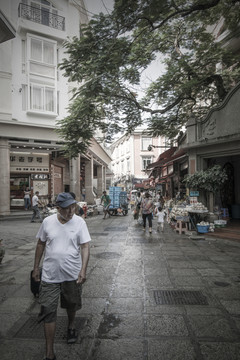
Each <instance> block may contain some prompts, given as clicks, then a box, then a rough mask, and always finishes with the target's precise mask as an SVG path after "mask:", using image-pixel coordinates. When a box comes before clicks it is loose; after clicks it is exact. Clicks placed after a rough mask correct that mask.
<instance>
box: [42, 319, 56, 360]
mask: <svg viewBox="0 0 240 360" xmlns="http://www.w3.org/2000/svg"><path fill="white" fill-rule="evenodd" d="M55 331H56V322H51V323H44V333H45V339H46V354H47V358H49V359H54V350H53V344H54V337H55Z"/></svg>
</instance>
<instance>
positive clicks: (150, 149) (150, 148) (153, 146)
mask: <svg viewBox="0 0 240 360" xmlns="http://www.w3.org/2000/svg"><path fill="white" fill-rule="evenodd" d="M171 146H172V144H166V145H159V146H158V145H149V146H148V151H152V148H164V149H166V148H167V147H171Z"/></svg>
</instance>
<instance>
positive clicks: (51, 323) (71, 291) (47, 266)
mask: <svg viewBox="0 0 240 360" xmlns="http://www.w3.org/2000/svg"><path fill="white" fill-rule="evenodd" d="M75 204H76V200H74V198H73V197H72V196H71V194H69V193H65V192H63V193H60V194H59V195H58V197H57V200H56V207H57V211H58V212H57V213H56V214H53V215H51V216H48V217H47V218H46V219H44V221H43V223H42V224H41V227H40V229H39V231H38V233H37V236H36V238H37V239H38V242H37V246H36V251H35V260H34V269H33V275H32V276H33V278H34V280H35V281H40V271H39V266H40V262H41V259H42V257H43V254H44V258H43V263H42V276H41V284H40V292H39V303H40V305H41V311H40V313H39V315H38V321H39V322H40V321H43V322H44V334H45V340H46V357H45V359H44V360H56V356H55V353H54V337H55V331H56V319H57V307H58V300H59V297H60V299H61V307H62V308H65V309H66V311H67V316H68V328H67V343H68V344H73V343H75V342H76V341H77V330H76V328H75V322H74V321H75V315H76V311H77V310H79V309H81V293H82V284H83V283H84V282H85V281H86V271H87V265H88V260H89V255H90V247H89V242H90V241H91V238H90V235H89V232H88V228H87V225H86V222H85V221H84V220H83V219H82V218H81V217H79V216H77V215H76V214H75V207H76V205H75Z"/></svg>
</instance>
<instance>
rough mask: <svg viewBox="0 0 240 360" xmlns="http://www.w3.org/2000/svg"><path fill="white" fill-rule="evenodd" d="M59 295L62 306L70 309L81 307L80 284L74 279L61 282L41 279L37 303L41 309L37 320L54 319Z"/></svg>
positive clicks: (75, 309)
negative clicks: (48, 281)
mask: <svg viewBox="0 0 240 360" xmlns="http://www.w3.org/2000/svg"><path fill="white" fill-rule="evenodd" d="M59 296H60V299H61V307H62V308H64V309H68V310H70V311H77V310H79V309H81V307H82V298H81V296H82V284H77V282H76V280H73V281H64V282H62V283H46V282H44V281H42V282H41V285H40V292H39V303H40V305H41V311H40V314H39V315H38V321H39V322H40V321H42V320H44V322H46V323H51V322H55V321H56V318H57V308H58V300H59Z"/></svg>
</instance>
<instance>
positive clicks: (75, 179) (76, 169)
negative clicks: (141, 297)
mask: <svg viewBox="0 0 240 360" xmlns="http://www.w3.org/2000/svg"><path fill="white" fill-rule="evenodd" d="M70 191H72V192H74V193H75V195H76V200H77V201H80V200H81V193H80V155H79V156H78V157H77V158H76V159H71V160H70Z"/></svg>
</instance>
